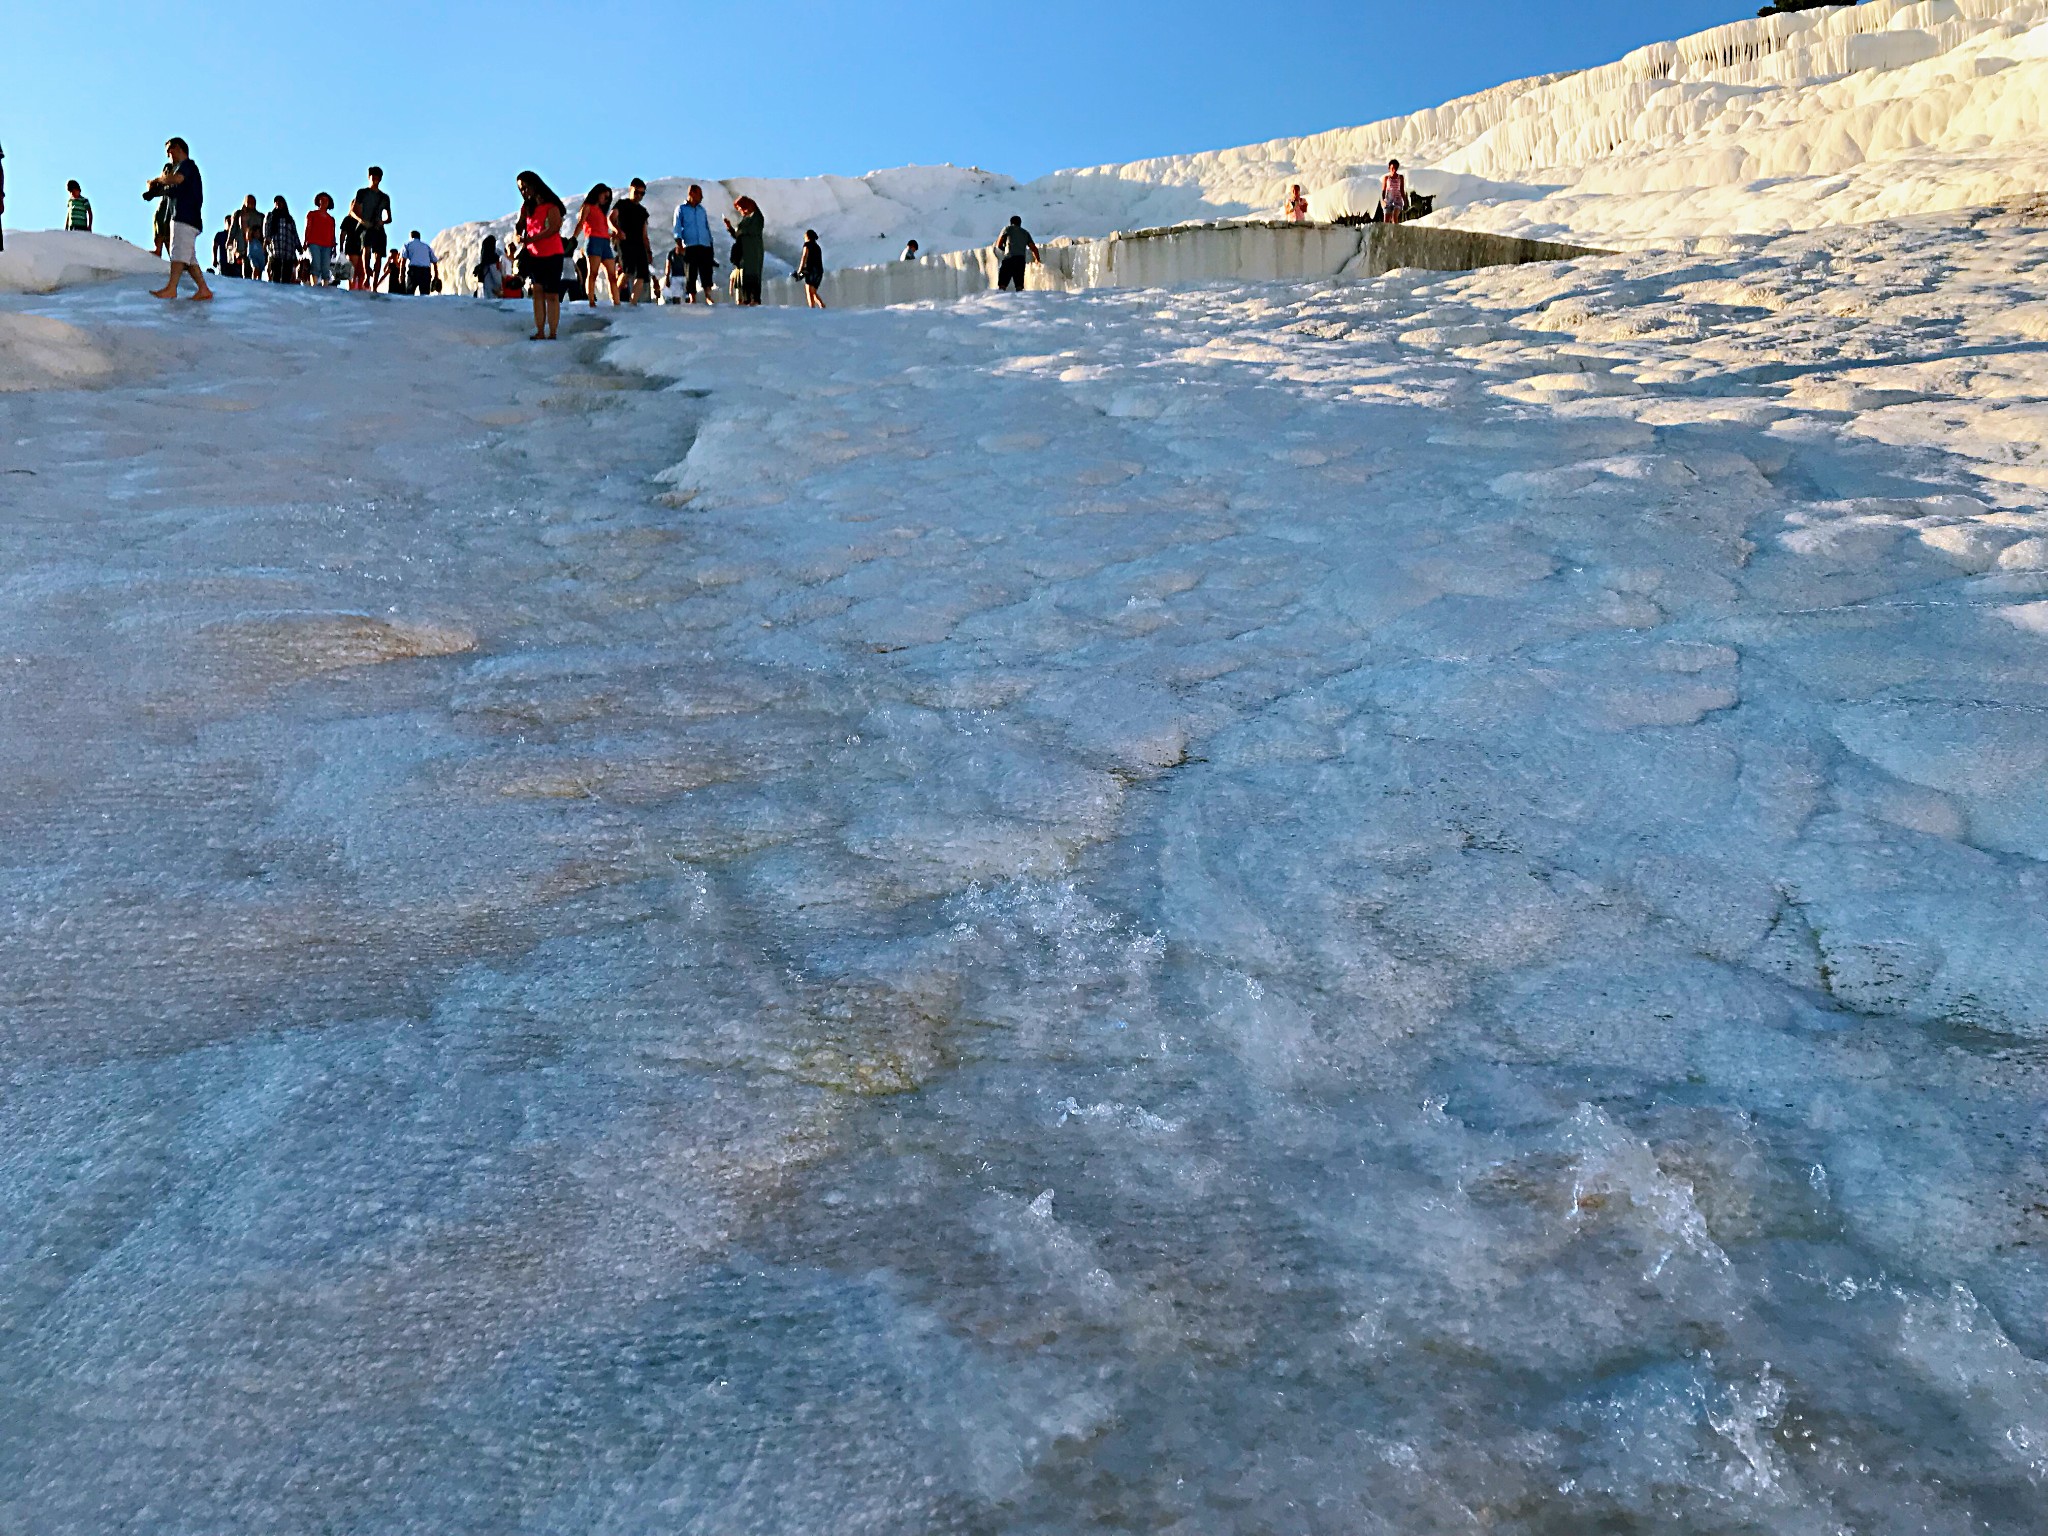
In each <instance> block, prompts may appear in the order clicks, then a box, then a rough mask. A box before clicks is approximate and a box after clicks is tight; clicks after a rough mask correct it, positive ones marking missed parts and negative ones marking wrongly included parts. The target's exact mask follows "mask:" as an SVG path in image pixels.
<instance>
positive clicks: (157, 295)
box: [149, 288, 178, 299]
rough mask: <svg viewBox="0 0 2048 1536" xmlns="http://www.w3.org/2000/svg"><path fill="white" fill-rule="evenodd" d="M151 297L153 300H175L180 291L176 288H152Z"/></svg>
mask: <svg viewBox="0 0 2048 1536" xmlns="http://www.w3.org/2000/svg"><path fill="white" fill-rule="evenodd" d="M149 296H150V297H151V298H152V299H175V298H176V297H177V296H178V290H177V289H175V288H152V289H150V290H149Z"/></svg>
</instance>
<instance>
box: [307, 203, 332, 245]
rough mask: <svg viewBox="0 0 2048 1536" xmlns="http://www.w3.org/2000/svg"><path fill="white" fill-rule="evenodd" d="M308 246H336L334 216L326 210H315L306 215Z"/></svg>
mask: <svg viewBox="0 0 2048 1536" xmlns="http://www.w3.org/2000/svg"><path fill="white" fill-rule="evenodd" d="M306 244H308V245H332V244H334V215H333V214H331V213H329V212H328V211H327V210H326V209H325V208H314V209H310V210H308V212H307V214H306Z"/></svg>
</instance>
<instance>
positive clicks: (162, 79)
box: [0, 0, 1756, 240]
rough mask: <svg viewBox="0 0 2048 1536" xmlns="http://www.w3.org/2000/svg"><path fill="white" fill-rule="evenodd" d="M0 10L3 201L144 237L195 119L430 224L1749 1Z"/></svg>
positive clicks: (938, 154)
mask: <svg viewBox="0 0 2048 1536" xmlns="http://www.w3.org/2000/svg"><path fill="white" fill-rule="evenodd" d="M7 12H8V14H7V17H6V20H5V22H4V23H0V147H4V148H5V150H6V153H7V164H6V170H7V213H6V222H7V224H8V226H9V227H11V228H46V227H48V226H50V225H53V224H55V223H57V222H58V219H59V215H60V213H61V208H62V199H63V188H64V181H65V179H66V178H67V177H72V176H75V177H77V178H78V179H79V180H80V181H81V182H83V183H84V184H85V188H86V191H87V193H88V195H89V196H91V198H92V199H93V203H94V206H95V209H96V211H97V213H98V215H99V221H100V223H99V227H100V228H101V229H102V230H103V231H107V232H110V233H115V234H125V235H128V236H129V237H130V238H143V239H145V240H146V236H147V209H146V207H145V206H144V204H143V202H142V200H141V188H142V183H143V182H144V181H145V180H147V179H148V177H149V176H150V175H152V174H154V173H155V171H156V170H157V168H158V166H159V165H160V164H161V158H162V155H161V150H162V144H163V141H164V139H166V138H167V137H169V136H170V135H172V134H174V133H175V134H182V135H184V137H185V138H187V139H189V140H190V141H191V143H192V150H193V154H194V156H195V157H196V158H197V159H198V160H199V162H200V165H201V167H202V168H203V169H204V171H205V172H206V183H207V209H208V213H209V222H214V221H217V219H218V218H219V217H220V216H221V215H223V214H225V213H226V211H227V207H228V202H229V198H230V195H231V194H232V196H233V199H234V200H236V201H239V200H240V197H241V194H242V193H244V192H254V193H256V194H258V196H259V198H260V199H261V201H262V202H263V204H264V205H265V206H266V207H267V206H268V205H269V202H270V199H271V197H272V196H273V195H274V194H276V193H279V192H282V193H284V194H285V195H286V196H287V197H288V198H289V199H290V200H291V204H292V206H293V208H294V209H298V210H303V209H304V208H305V207H306V206H307V205H308V203H309V201H310V200H311V197H312V195H313V193H314V192H316V191H320V190H323V189H325V190H327V191H331V192H333V193H334V194H335V195H336V197H337V198H338V199H340V200H341V201H342V202H344V203H345V202H346V201H347V196H348V193H349V192H351V191H353V190H354V189H355V188H356V187H357V186H358V185H360V184H361V181H362V171H363V168H364V167H365V166H366V165H368V164H370V163H371V162H373V161H374V162H376V163H377V164H380V165H382V166H383V167H384V168H385V170H386V172H387V180H386V183H385V185H386V188H387V189H388V190H389V191H390V192H391V194H392V199H393V213H394V216H395V218H396V219H397V221H398V223H399V224H401V225H404V226H408V227H410V226H413V225H417V226H418V227H420V228H422V229H424V230H425V231H426V232H427V233H428V234H432V233H433V232H434V231H435V230H437V229H440V228H443V227H445V226H446V225H449V224H453V223H457V222H460V221H461V220H464V219H470V218H481V217H487V216H492V215H496V214H499V213H503V212H505V211H507V210H508V209H509V208H510V207H511V205H512V203H513V202H514V200H515V199H514V195H513V192H512V176H513V174H514V173H515V172H516V171H517V170H519V169H520V168H521V167H522V166H528V165H530V166H532V167H534V168H535V169H536V170H539V171H540V172H541V173H542V174H543V175H545V176H546V177H548V179H549V180H550V181H552V182H554V183H555V184H556V185H557V186H558V187H561V188H563V189H565V190H572V189H581V188H582V187H585V186H587V185H589V184H590V183H591V182H592V181H595V180H598V179H599V178H603V179H605V180H608V181H614V182H616V181H624V180H626V179H628V178H630V177H632V176H636V175H637V176H643V177H647V178H650V179H651V178H653V177H655V176H667V175H679V174H689V175H698V176H737V175H755V176H800V175H811V174H816V173H820V172H839V173H844V174H859V173H860V172H863V171H869V170H873V169H875V168H877V167H880V166H892V165H904V164H911V163H925V164H932V163H936V162H939V161H948V160H949V161H952V162H953V163H955V164H958V165H980V166H984V167H987V168H988V169H990V170H995V171H1001V172H1004V173H1006V174H1008V175H1013V176H1016V177H1019V178H1020V179H1022V178H1029V177H1032V176H1036V175H1040V174H1042V173H1044V172H1046V171H1049V170H1056V169H1058V168H1060V167H1062V166H1071V165H1098V164H1103V163H1106V162H1112V161H1121V160H1130V159H1136V158H1139V157H1141V156H1146V155H1156V154H1170V153H1177V152H1185V151H1195V150H1204V149H1221V148H1226V147H1228V146H1231V145H1235V144H1245V143H1254V142H1257V141H1259V140H1263V139H1269V138H1273V137H1276V136H1279V135H1283V134H1297V133H1309V132H1315V131H1319V130H1321V129H1325V128H1338V127H1347V126H1350V125H1352V124H1355V123H1363V122H1370V121H1371V120H1373V119H1374V118H1379V117H1386V116H1390V115H1393V114H1395V113H1399V112H1407V111H1412V110H1414V109H1415V108H1418V107H1426V106H1433V105H1435V104H1436V103H1438V102H1441V101H1443V100H1445V99H1447V98H1449V97H1452V96H1458V95H1463V94H1465V93H1467V92H1470V91H1475V90H1481V89H1484V88H1485V87H1487V86H1490V85H1497V84H1499V83H1500V82H1501V81H1503V80H1511V79H1515V78H1517V77H1520V76H1523V75H1531V74H1541V73H1546V72H1549V71H1553V70H1562V69H1573V68H1579V67H1582V66H1586V65H1591V64H1600V63H1605V62H1606V61H1608V60H1610V59H1613V58H1616V57H1619V56H1620V55H1621V54H1623V53H1625V52H1626V51H1628V50H1629V49H1630V48H1633V47H1636V46H1638V45H1640V44H1643V43H1646V42H1654V41H1657V40H1659V39H1662V38H1668V37H1675V36H1679V35H1681V34H1683V33H1686V32H1693V31H1698V30H1700V29H1701V28H1704V27H1709V26H1713V25H1716V24H1718V23H1720V22H1724V21H1733V20H1736V19H1739V18H1741V17H1743V16H1752V15H1754V14H1755V12H1756V0H1747V3H1745V0H1655V3H1651V4H1645V3H1642V0H1548V3H1546V0H1291V3H1284V4H1272V3H1260V0H1234V3H1228V4H1225V3H1219V0H1182V3H1178V4H1138V5H1131V4H1117V3H1115V0H1094V3H1087V0H1029V3H998V4H989V5H975V4H971V3H964V4H963V3H949V4H945V5H937V4H931V3H928V0H896V3H891V4H881V3H873V0H843V3H833V0H807V3H793V4H775V3H773V0H765V3H762V0H732V3H728V4H725V5H706V4H699V3H697V0H579V3H575V4H562V3H550V0H498V3H496V4H490V5H485V4H476V3H471V0H452V3H446V4H437V3H435V0H413V3H405V4H390V3H378V0H346V3H338V4H337V3H321V0H315V3H314V4H311V5H303V4H286V5H266V4H262V3H254V4H220V3H217V0H216V3H210V4H205V5H196V6H171V7H168V8H162V7H158V6H152V5H146V4H144V3H142V0H121V3H108V0H41V3H39V0H18V3H13V4H9V5H8V6H7Z"/></svg>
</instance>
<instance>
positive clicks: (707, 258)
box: [675, 186, 717, 304]
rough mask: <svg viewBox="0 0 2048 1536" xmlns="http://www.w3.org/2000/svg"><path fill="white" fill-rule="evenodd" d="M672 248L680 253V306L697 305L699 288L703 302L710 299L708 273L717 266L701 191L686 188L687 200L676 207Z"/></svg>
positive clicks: (709, 222)
mask: <svg viewBox="0 0 2048 1536" xmlns="http://www.w3.org/2000/svg"><path fill="white" fill-rule="evenodd" d="M675 236H676V244H677V246H679V247H680V248H681V250H682V253H683V302H684V303H685V304H694V303H696V302H697V289H698V288H699V286H702V288H703V290H704V302H705V303H706V304H709V303H711V302H712V299H711V270H712V268H713V267H714V266H716V265H717V262H716V261H715V260H714V258H713V255H712V245H711V214H710V212H709V211H708V210H707V209H706V208H705V207H704V189H703V188H702V187H699V186H692V187H691V188H690V193H689V196H687V197H686V198H684V199H683V201H682V202H681V203H679V204H678V205H677V207H676V227H675Z"/></svg>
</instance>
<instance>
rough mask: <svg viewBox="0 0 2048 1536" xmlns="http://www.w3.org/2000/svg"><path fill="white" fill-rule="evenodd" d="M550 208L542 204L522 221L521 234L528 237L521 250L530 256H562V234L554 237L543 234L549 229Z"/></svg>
mask: <svg viewBox="0 0 2048 1536" xmlns="http://www.w3.org/2000/svg"><path fill="white" fill-rule="evenodd" d="M549 207H550V205H549V204H547V203H542V204H541V205H540V206H539V207H538V208H536V209H534V210H533V212H531V213H529V214H528V215H527V216H526V217H525V218H524V219H523V220H521V221H520V233H521V234H523V235H525V236H526V241H525V243H524V245H522V246H521V249H522V250H523V251H525V253H526V254H527V255H529V256H559V255H561V254H562V237H561V234H560V233H559V232H557V233H555V234H552V235H544V234H542V233H541V231H542V230H544V229H546V228H547V224H548V208H549Z"/></svg>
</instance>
